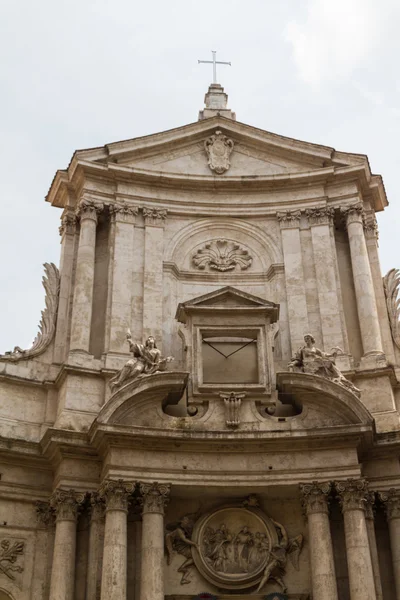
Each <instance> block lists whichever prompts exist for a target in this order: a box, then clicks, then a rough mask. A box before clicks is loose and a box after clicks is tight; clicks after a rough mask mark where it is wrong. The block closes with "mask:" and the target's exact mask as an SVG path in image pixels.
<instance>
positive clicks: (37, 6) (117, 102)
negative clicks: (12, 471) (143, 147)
mask: <svg viewBox="0 0 400 600" xmlns="http://www.w3.org/2000/svg"><path fill="white" fill-rule="evenodd" d="M399 28H400V3H399V2H398V0H335V2H332V0H279V1H277V0H247V1H246V2H243V1H242V0H225V1H222V0H219V1H214V2H211V1H209V2H201V1H199V0H196V1H194V0H169V2H167V1H165V0H147V2H146V3H145V2H134V1H132V0H108V1H107V0H36V1H34V2H32V0H3V1H2V3H1V8H0V51H1V56H2V66H1V70H0V131H1V144H0V165H1V166H0V169H1V177H0V204H1V221H0V257H1V262H0V264H1V269H0V352H3V351H5V350H9V349H12V348H13V347H14V346H15V345H19V346H22V347H29V346H30V344H31V342H32V340H33V338H34V337H35V335H36V333H37V327H38V323H39V319H40V311H41V310H42V309H43V308H44V294H43V288H42V285H41V278H42V273H43V267H42V264H43V263H44V262H54V263H55V264H57V265H58V262H59V250H60V246H59V235H58V226H59V216H60V213H59V209H55V208H52V207H51V206H50V205H48V204H47V203H45V202H44V196H45V194H46V193H47V191H48V188H49V186H50V183H51V180H52V178H53V175H54V173H55V171H56V169H58V168H65V167H66V165H67V164H68V162H69V159H70V158H71V156H72V153H73V151H74V150H75V149H77V148H88V147H92V146H99V145H103V144H105V143H108V142H113V141H117V140H121V139H128V138H132V137H136V136H141V135H146V134H150V133H155V132H157V131H163V130H166V129H171V128H173V127H178V126H180V125H183V124H186V123H191V122H193V121H195V120H196V119H197V114H198V110H199V109H200V108H202V104H203V98H204V93H205V92H206V90H207V87H208V85H209V83H210V82H211V75H212V74H211V66H209V65H198V64H197V59H199V58H200V59H209V58H210V57H211V52H210V51H211V49H213V50H217V51H218V58H219V59H220V60H227V61H232V67H220V71H219V73H220V76H219V77H218V80H219V81H220V83H222V85H224V87H225V91H227V92H228V94H229V105H230V108H232V110H235V111H236V114H237V118H238V120H239V121H242V122H244V123H248V124H250V125H254V126H256V127H259V128H262V129H266V130H268V131H272V132H274V133H280V134H283V135H286V136H290V137H294V138H298V139H303V140H307V141H309V142H316V143H320V144H324V145H327V146H333V147H335V148H336V149H338V150H342V151H349V152H359V153H363V154H367V155H368V156H369V159H370V164H371V168H372V171H373V172H374V173H380V174H382V175H383V178H384V182H385V186H386V191H387V194H388V198H389V202H390V204H391V205H390V207H389V209H387V210H386V211H385V214H382V213H381V215H379V216H378V222H379V227H380V254H381V265H382V271H383V273H386V271H388V270H389V269H390V268H392V267H400V258H399V243H398V238H397V236H398V235H399V228H398V227H396V226H397V225H398V223H399V221H400V198H399V196H400V178H399V176H398V174H397V170H398V164H399V150H398V140H399V139H400V75H399V73H400V71H399V68H398V65H399V58H400V36H399V33H398V32H399Z"/></svg>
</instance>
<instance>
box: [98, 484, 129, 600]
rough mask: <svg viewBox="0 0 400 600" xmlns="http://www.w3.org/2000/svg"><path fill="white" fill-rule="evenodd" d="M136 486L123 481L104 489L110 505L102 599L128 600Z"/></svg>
mask: <svg viewBox="0 0 400 600" xmlns="http://www.w3.org/2000/svg"><path fill="white" fill-rule="evenodd" d="M134 487H135V484H134V483H127V482H125V481H123V480H122V479H119V480H118V481H105V482H104V483H103V485H102V486H101V488H100V492H99V493H100V496H101V497H102V498H104V501H105V504H106V524H105V531H104V552H103V572H102V578H101V600H126V570H127V515H128V500H129V494H131V493H132V492H133V490H134Z"/></svg>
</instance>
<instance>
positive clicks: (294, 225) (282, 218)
mask: <svg viewBox="0 0 400 600" xmlns="http://www.w3.org/2000/svg"><path fill="white" fill-rule="evenodd" d="M300 217H301V210H285V211H279V212H277V213H276V218H277V219H278V221H279V225H280V226H281V229H298V228H299V227H300Z"/></svg>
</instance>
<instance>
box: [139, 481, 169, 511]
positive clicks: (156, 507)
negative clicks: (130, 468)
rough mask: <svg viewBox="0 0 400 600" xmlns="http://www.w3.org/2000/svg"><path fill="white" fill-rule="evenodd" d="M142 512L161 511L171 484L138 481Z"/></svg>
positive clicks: (166, 500) (166, 501)
mask: <svg viewBox="0 0 400 600" xmlns="http://www.w3.org/2000/svg"><path fill="white" fill-rule="evenodd" d="M139 489H140V493H141V499H140V502H141V504H142V513H143V514H145V513H161V514H164V508H165V507H166V505H167V503H168V502H169V494H170V491H171V486H170V485H169V484H167V483H158V482H157V481H155V482H153V483H140V484H139Z"/></svg>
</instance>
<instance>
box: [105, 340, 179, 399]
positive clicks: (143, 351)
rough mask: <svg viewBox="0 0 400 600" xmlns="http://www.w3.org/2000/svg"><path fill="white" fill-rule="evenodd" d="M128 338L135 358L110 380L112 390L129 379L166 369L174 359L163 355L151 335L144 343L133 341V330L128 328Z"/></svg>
mask: <svg viewBox="0 0 400 600" xmlns="http://www.w3.org/2000/svg"><path fill="white" fill-rule="evenodd" d="M126 339H127V341H128V344H129V349H130V351H131V352H132V354H133V358H131V359H130V360H128V362H127V363H126V364H125V365H124V367H122V369H121V370H120V371H119V372H118V373H117V374H116V375H115V377H113V378H112V379H111V380H110V387H111V390H113V391H114V390H115V389H117V388H119V387H121V386H122V384H124V383H126V382H127V381H128V380H132V379H136V377H139V376H140V375H152V374H153V373H157V371H166V369H167V364H168V363H170V362H171V361H172V360H174V358H173V356H167V357H163V356H161V352H160V350H159V349H158V348H157V346H156V341H155V339H154V337H153V336H152V335H150V336H149V337H148V338H147V340H146V342H145V343H144V344H139V343H137V342H133V341H132V335H131V332H130V331H129V330H128V333H127V336H126Z"/></svg>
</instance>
